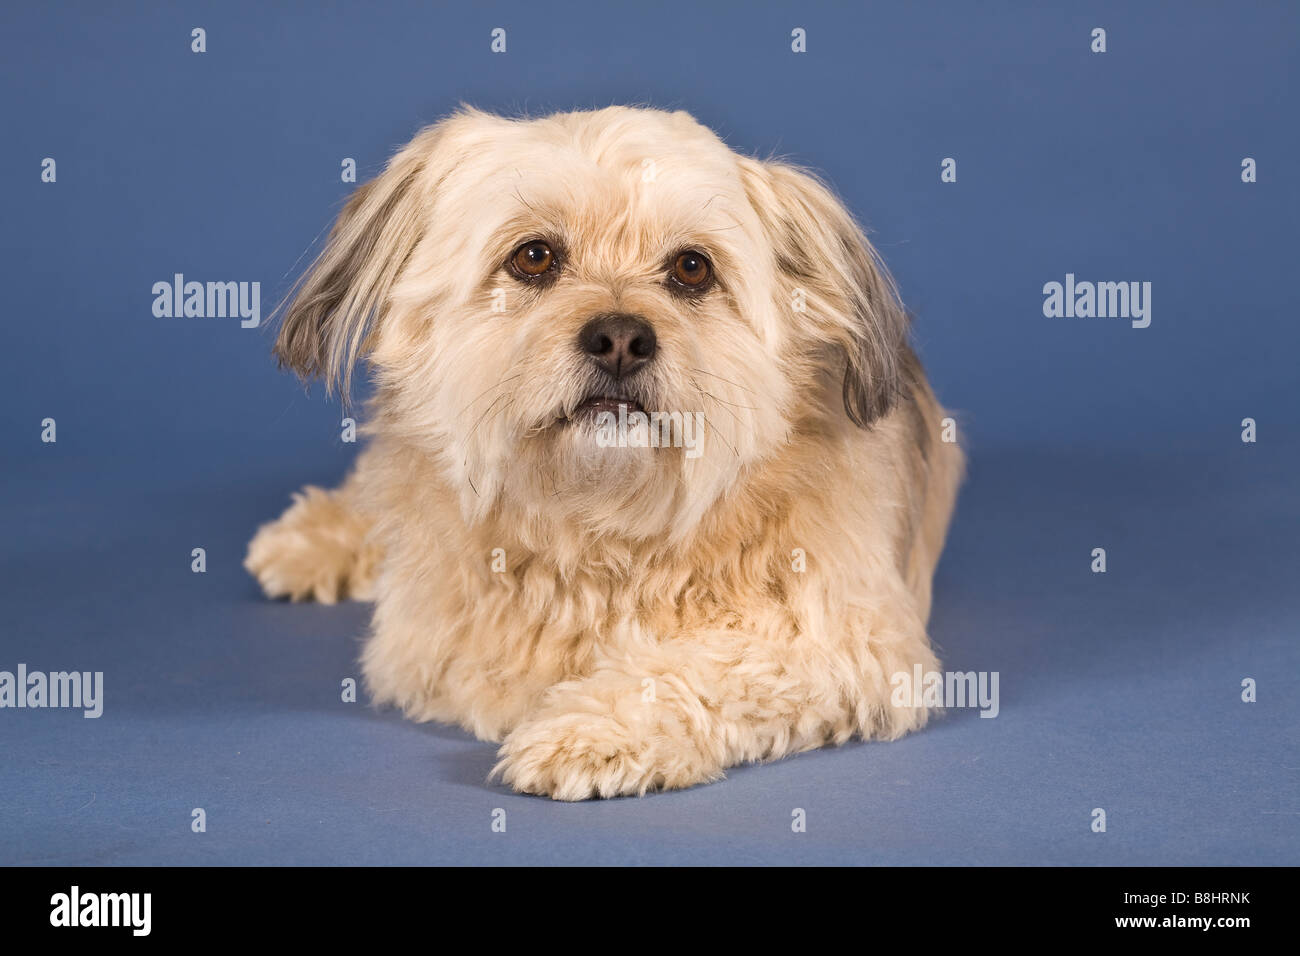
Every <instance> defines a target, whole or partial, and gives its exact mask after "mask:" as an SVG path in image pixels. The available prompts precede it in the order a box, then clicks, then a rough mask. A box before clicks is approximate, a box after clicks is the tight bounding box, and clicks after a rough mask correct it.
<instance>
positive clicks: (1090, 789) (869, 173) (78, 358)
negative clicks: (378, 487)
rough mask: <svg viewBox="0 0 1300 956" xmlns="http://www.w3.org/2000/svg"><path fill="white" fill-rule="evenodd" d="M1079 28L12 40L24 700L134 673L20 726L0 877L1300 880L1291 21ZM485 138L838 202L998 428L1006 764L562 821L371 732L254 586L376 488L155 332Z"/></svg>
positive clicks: (990, 568) (949, 572)
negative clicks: (449, 874) (680, 142)
mask: <svg viewBox="0 0 1300 956" xmlns="http://www.w3.org/2000/svg"><path fill="white" fill-rule="evenodd" d="M1061 6H1063V5H1040V4H1033V3H1028V2H1026V3H1014V4H1004V3H990V4H968V3H957V2H954V3H919V2H914V3H904V2H881V3H876V2H873V3H870V4H815V3H808V2H801V3H797V4H775V3H773V4H762V3H743V4H742V3H737V4H725V3H713V4H696V5H692V6H689V7H683V8H681V9H680V10H678V9H677V8H665V7H662V6H655V5H644V4H627V5H622V4H620V5H607V6H601V5H592V4H589V3H572V2H560V0H553V2H551V3H547V4H536V3H499V4H474V5H467V4H445V5H444V4H436V3H428V2H419V3H383V4H373V5H370V4H366V5H363V4H359V3H358V4H338V3H321V4H287V3H277V4H261V3H240V2H223V3H215V4H196V3H189V4H146V3H140V4H131V5H110V6H105V5H102V4H94V3H60V4H49V5H36V4H24V5H21V6H19V5H16V4H9V5H6V7H5V8H4V9H3V11H0V77H2V80H0V105H2V107H3V109H2V112H0V115H2V116H3V120H4V123H3V135H2V136H0V182H2V183H3V189H2V190H0V196H2V197H3V198H2V200H0V202H2V203H3V205H2V206H0V253H2V254H0V263H2V264H0V276H3V289H4V292H5V300H6V306H7V313H8V321H7V322H6V323H5V325H6V332H5V338H4V344H5V347H4V348H3V349H0V423H2V427H3V436H4V441H3V442H2V443H0V456H3V474H4V483H5V484H4V491H5V494H4V496H3V499H2V500H0V515H3V529H4V530H3V534H2V535H0V562H2V569H0V581H3V586H2V587H0V593H2V594H3V602H4V607H3V618H2V620H3V622H4V623H3V625H2V626H0V670H10V671H12V670H13V669H14V668H15V667H16V666H17V665H18V664H19V663H20V662H22V663H25V664H26V665H27V666H28V667H29V668H32V669H43V670H64V669H77V670H89V671H95V670H102V671H103V672H104V674H105V678H104V680H105V704H104V715H103V717H101V718H99V719H98V720H85V719H83V718H82V717H81V716H80V714H79V713H74V712H66V711H54V710H45V711H39V710H23V711H18V710H8V709H0V753H2V754H3V758H2V759H0V776H3V786H2V787H0V862H101V863H145V862H182V863H198V862H341V863H360V862H372V863H378V862H452V861H464V862H498V863H508V862H532V861H549V862H579V861H609V862H726V861H736V862H752V861H767V862H776V861H791V862H828V861H838V862H862V863H972V862H995V863H1032V862H1043V863H1065V862H1072V863H1142V864H1147V863H1184V862H1194V863H1248V862H1257V863H1259V862H1262V863H1282V862H1288V863H1296V862H1300V852H1298V850H1300V836H1298V833H1300V828H1298V827H1297V820H1300V787H1298V784H1300V770H1297V767H1300V755H1298V754H1297V753H1296V744H1295V741H1296V739H1297V730H1298V729H1300V721H1298V720H1297V707H1296V704H1295V696H1294V683H1295V678H1296V675H1297V673H1300V654H1298V653H1297V651H1296V649H1295V634H1296V625H1297V621H1298V620H1300V613H1298V612H1300V598H1298V597H1297V594H1296V588H1295V586H1294V583H1295V579H1296V572H1297V560H1296V550H1295V542H1296V531H1297V526H1298V525H1297V518H1298V517H1300V508H1298V507H1297V501H1296V494H1295V491H1296V481H1295V472H1296V467H1297V465H1300V452H1298V451H1297V448H1298V447H1300V446H1298V445H1297V438H1298V437H1300V421H1298V415H1300V402H1298V401H1297V372H1296V354H1297V347H1298V346H1300V327H1298V325H1297V322H1296V321H1295V318H1296V313H1297V305H1298V304H1300V303H1298V302H1297V292H1296V288H1297V283H1296V280H1295V265H1294V260H1295V257H1296V253H1297V244H1296V241H1295V223H1296V222H1297V219H1298V217H1297V213H1298V212H1300V209H1298V208H1297V195H1298V190H1300V175H1298V174H1297V169H1296V161H1297V157H1300V137H1298V135H1297V123H1296V117H1297V115H1300V110H1298V107H1300V102H1298V97H1297V77H1296V71H1297V65H1298V64H1297V59H1298V58H1297V44H1296V37H1297V36H1298V35H1300V32H1298V31H1300V7H1297V6H1296V5H1295V4H1292V3H1283V2H1277V3H1264V2H1256V3H1243V4H1231V5H1229V4H1199V3H1172V2H1171V3H1138V4H1131V3H1124V4H1121V3H1114V4H1112V3H1081V4H1072V5H1068V8H1064V9H1062V8H1060V7H1061ZM498 27H499V28H504V29H505V31H506V51H505V52H504V53H493V52H491V50H490V43H491V32H492V30H493V29H494V28H498ZM195 28H202V29H203V30H204V31H205V39H206V50H205V52H202V53H197V52H193V50H192V43H193V40H192V34H191V31H192V30H194V29H195ZM795 28H802V29H803V30H804V31H806V38H807V39H806V46H807V49H806V52H803V53H796V52H793V51H792V48H791V44H792V39H791V32H792V30H794V29H795ZM1097 28H1101V29H1104V30H1105V52H1094V50H1093V47H1094V45H1095V43H1096V41H1095V40H1094V35H1093V31H1094V30H1095V29H1097ZM462 101H463V102H467V103H471V104H473V105H476V106H479V107H482V108H485V109H492V110H502V111H528V112H532V113H537V112H544V111H548V110H552V109H571V108H576V107H593V106H602V105H607V104H611V103H648V104H651V105H655V106H662V107H670V108H684V109H687V110H689V111H690V112H692V113H693V114H695V115H696V116H697V117H698V118H699V119H700V120H702V121H703V122H705V123H706V124H708V125H710V126H712V127H713V128H715V129H716V130H717V131H718V132H719V133H720V134H721V135H722V136H723V137H724V138H725V139H726V141H727V142H728V143H729V144H731V145H732V146H734V147H735V148H737V149H739V150H741V151H744V152H753V153H760V154H770V153H779V154H783V155H785V156H788V157H790V158H792V159H794V160H796V161H798V162H800V163H803V164H806V165H809V166H812V167H814V168H816V169H818V170H820V171H821V172H822V173H824V174H825V176H826V177H827V178H828V179H829V180H830V181H831V182H832V183H834V185H835V186H836V188H837V189H838V190H839V192H840V193H841V195H842V196H843V197H844V198H845V200H846V202H847V203H848V205H849V206H850V207H851V208H852V209H853V210H854V211H855V213H856V214H857V215H858V216H859V218H860V219H861V220H862V221H863V222H864V223H865V224H866V225H867V226H868V227H869V229H870V231H871V233H872V235H873V239H874V241H875V242H876V244H877V246H878V248H879V250H880V252H881V254H882V255H883V257H884V258H885V260H886V262H887V263H888V265H889V266H890V268H891V269H892V271H893V272H894V275H895V277H896V278H897V279H898V281H899V285H900V287H901V290H902V294H903V297H904V300H905V302H906V303H907V305H908V306H909V308H910V309H911V311H912V312H913V313H914V314H915V316H916V325H915V339H916V342H917V345H918V348H919V351H920V353H921V355H922V358H923V360H924V361H925V364H926V366H927V369H928V370H929V373H930V376H931V378H932V380H933V382H934V384H935V387H936V390H937V392H938V393H939V395H940V397H941V399H942V400H943V401H944V402H945V403H946V404H947V405H949V406H950V407H952V408H954V409H956V410H957V411H958V412H959V413H960V417H961V421H962V423H963V425H962V428H963V438H964V440H965V442H966V444H967V445H968V447H969V449H970V451H971V455H972V459H971V461H972V464H971V480H970V482H969V484H968V486H967V488H966V490H965V492H964V494H963V498H962V501H961V503H960V505H959V510H958V518H957V522H956V524H955V525H954V528H953V533H952V537H951V539H950V548H949V552H948V554H947V556H946V557H945V561H944V563H943V565H942V566H941V569H940V573H939V580H938V584H937V592H936V595H937V596H936V606H935V612H934V620H933V629H932V630H933V635H934V638H935V640H936V642H937V643H938V644H939V645H940V647H941V648H942V650H943V656H944V660H945V663H946V665H947V666H949V667H950V668H951V669H958V670H968V669H973V670H997V671H999V672H1000V674H1001V692H1002V704H1001V713H1000V715H999V717H998V718H997V719H995V720H980V719H974V718H975V715H974V714H973V713H955V714H952V715H950V716H949V717H948V718H947V719H945V720H943V721H940V722H939V723H938V724H936V725H934V726H933V727H932V728H930V729H928V730H926V731H924V732H923V733H921V734H919V735H915V736H913V737H912V738H909V739H906V740H904V741H902V742H899V743H895V744H888V745H878V744H869V745H853V746H850V747H847V748H844V749H841V750H838V751H825V752H818V753H814V754H809V755H805V756H802V757H799V758H796V759H793V760H789V761H786V762H784V763H782V764H779V765H775V766H771V767H766V768H743V769H739V770H736V771H734V772H733V773H731V774H730V776H729V779H728V780H727V781H725V782H723V783H721V784H718V785H715V786H710V787H705V788H699V789H696V790H692V791H689V792H685V793H676V794H663V795H655V796H651V797H649V798H646V799H644V800H621V801H613V802H609V803H603V804H588V805H579V806H562V805H553V804H551V803H549V802H547V801H544V800H538V799H534V798H525V797H519V796H515V795H513V794H510V793H509V792H508V791H506V790H504V789H502V788H501V787H499V786H496V785H487V784H485V783H484V780H483V778H484V776H485V775H486V772H487V770H488V768H489V767H490V766H491V765H492V763H493V748H492V747H491V746H490V745H487V744H482V743H478V742H476V741H474V740H472V739H471V738H469V737H467V736H466V735H464V734H462V733H460V732H459V731H455V730H451V729H448V728H439V727H431V726H416V725H412V724H408V723H405V722H403V721H401V720H400V719H399V718H398V717H396V716H395V715H393V714H391V713H375V712H373V711H371V710H369V709H366V708H365V706H364V704H345V703H343V702H341V701H340V699H339V697H340V695H339V682H340V680H341V679H342V678H344V677H348V676H356V667H355V656H356V650H357V640H358V639H359V637H360V635H361V634H362V632H363V630H364V626H365V620H366V616H367V609H366V607H365V606H361V605H350V606H346V607H342V608H333V609H330V608H319V607H300V606H294V607H290V606H287V605H281V604H274V603H269V602H265V601H263V600H262V599H261V598H260V597H259V596H258V593H257V589H256V586H255V584H254V583H253V581H252V580H251V579H249V578H248V577H247V576H246V575H245V574H244V572H243V571H242V569H241V568H240V561H241V559H242V556H243V548H244V545H245V543H246V541H247V539H248V537H249V535H250V534H251V532H252V530H253V529H254V527H255V526H256V525H257V524H258V523H259V522H261V521H264V520H267V519H269V518H270V517H272V516H273V515H274V514H276V513H277V512H278V511H279V510H280V509H281V508H282V507H283V505H284V504H285V502H286V496H287V494H288V492H289V491H290V490H292V489H293V488H295V487H298V486H300V485H301V484H304V483H306V482H313V483H322V484H324V483H328V482H330V481H333V480H336V479H337V478H338V477H339V476H340V475H341V474H342V472H343V471H344V470H345V468H346V467H347V464H348V462H349V461H350V460H351V458H352V456H353V455H354V453H355V446H354V445H350V444H345V443H343V442H341V441H340V439H339V419H340V416H341V412H340V409H339V407H338V405H337V403H336V402H331V401H327V400H326V399H325V398H324V397H323V396H322V395H321V394H320V390H319V388H317V389H315V390H313V393H312V394H310V395H308V394H306V393H305V392H304V390H303V389H302V387H301V386H300V385H299V384H297V383H296V382H295V381H294V380H293V379H292V378H291V377H290V376H288V375H287V374H281V373H278V372H277V371H276V369H275V367H274V363H273V362H272V360H271V358H270V355H269V348H270V344H271V334H270V330H269V329H268V328H267V327H266V326H265V325H264V326H263V327H261V328H259V329H247V328H242V327H241V325H240V322H239V320H238V319H237V318H224V319H221V318H213V319H198V318H189V319H186V318H158V317H155V315H154V314H153V308H152V307H153V301H154V293H153V291H152V289H153V286H154V284H155V283H157V282H170V281H171V280H172V277H173V275H174V274H176V273H182V274H184V275H185V276H186V277H187V278H188V279H195V280H199V281H241V282H258V283H260V288H261V313H262V316H263V319H265V318H266V317H268V316H269V314H270V312H271V309H272V307H273V306H274V304H275V302H276V301H278V299H279V297H280V296H281V295H282V294H283V293H284V292H285V291H287V289H288V287H289V285H290V283H291V282H292V281H293V279H294V278H296V276H297V275H298V274H299V272H300V270H301V269H302V267H303V265H304V264H305V263H306V262H307V261H308V260H309V258H310V255H311V253H312V252H313V251H314V250H315V248H316V245H314V243H318V241H319V237H320V235H321V233H322V231H323V230H325V229H326V228H327V227H328V226H329V224H330V223H331V222H332V220H333V217H334V215H335V214H336V213H337V211H338V209H339V208H340V206H341V204H342V202H343V200H344V199H345V197H346V196H347V195H348V193H349V192H350V191H351V189H353V188H354V186H353V185H352V184H350V183H346V182H343V181H342V180H341V176H340V168H341V163H342V162H343V160H344V159H346V158H352V159H355V161H356V164H357V168H358V179H359V180H361V181H364V180H365V179H367V178H369V177H370V176H372V175H373V174H374V173H376V172H377V171H378V170H379V169H380V168H381V167H382V165H383V163H384V162H385V160H386V158H387V157H388V156H389V155H390V154H391V152H392V151H393V150H394V149H395V148H396V147H398V146H400V145H401V144H403V143H404V142H405V141H406V140H407V139H409V138H410V136H411V135H412V134H413V133H414V132H415V131H416V130H417V129H418V128H419V127H421V126H423V125H425V124H427V123H429V122H432V121H434V120H436V119H438V118H440V117H441V116H443V115H445V114H446V113H447V112H448V111H450V110H451V109H453V108H454V107H455V106H456V104H457V103H459V102H462ZM1248 158H1249V159H1251V160H1253V164H1247V165H1253V167H1254V169H1255V176H1254V178H1255V181H1253V182H1246V181H1243V162H1244V161H1245V160H1246V159H1248ZM948 159H951V160H953V161H954V162H955V172H956V180H955V182H944V181H943V180H942V177H941V172H942V167H943V163H944V161H945V160H948ZM46 160H53V161H54V163H53V167H52V169H53V181H47V180H48V179H50V178H51V176H50V169H51V166H50V164H49V163H48V162H46ZM1245 178H1251V177H1249V176H1246V177H1245ZM1067 274H1071V275H1074V276H1075V277H1076V278H1077V280H1078V281H1125V282H1129V281H1133V282H1149V283H1151V298H1150V319H1151V322H1150V325H1149V326H1148V327H1146V328H1134V327H1133V326H1132V324H1131V323H1130V322H1129V321H1128V320H1125V319H1120V318H1063V317H1048V316H1046V315H1045V314H1044V294H1043V287H1044V284H1045V283H1049V282H1054V281H1055V282H1065V281H1066V276H1067ZM1248 417H1249V418H1253V419H1255V420H1256V422H1257V428H1258V434H1257V441H1255V442H1253V443H1246V442H1243V441H1242V438H1241V433H1242V420H1243V419H1244V418H1248ZM46 419H53V420H54V421H55V422H56V427H57V441H56V442H53V443H50V442H47V441H42V431H43V428H44V427H45V426H43V424H42V423H43V421H44V420H46ZM196 547H203V548H205V549H206V553H207V571H206V573H204V574H195V573H192V572H191V566H190V564H191V557H190V555H191V551H192V549H193V548H196ZM1096 547H1104V548H1106V550H1107V554H1108V564H1109V566H1108V570H1107V573H1105V574H1094V573H1092V571H1091V570H1090V564H1091V560H1092V559H1091V552H1092V549H1093V548H1096ZM1246 678H1253V679H1255V680H1257V681H1258V682H1259V691H1258V702H1257V703H1250V704H1248V703H1244V702H1243V701H1242V700H1241V694H1242V681H1243V680H1244V679H1246ZM199 807H201V808H204V809H205V811H206V814H207V821H208V823H207V832H206V833H202V834H198V833H194V832H192V831H191V825H190V822H191V812H192V810H193V809H194V808H199ZM498 807H499V808H504V809H506V810H507V812H508V815H509V820H510V824H509V827H508V831H507V833H506V834H496V833H492V832H491V831H490V829H489V824H490V814H491V812H492V810H493V809H495V808H498ZM796 807H798V808H803V809H805V810H806V811H807V814H808V819H809V824H808V832H807V833H802V834H796V833H792V832H791V828H790V820H791V812H792V809H793V808H796ZM1095 808H1103V809H1106V811H1107V814H1108V828H1107V832H1105V833H1095V832H1093V831H1092V829H1091V827H1090V824H1091V822H1092V816H1091V814H1092V811H1093V810H1094V809H1095Z"/></svg>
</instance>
